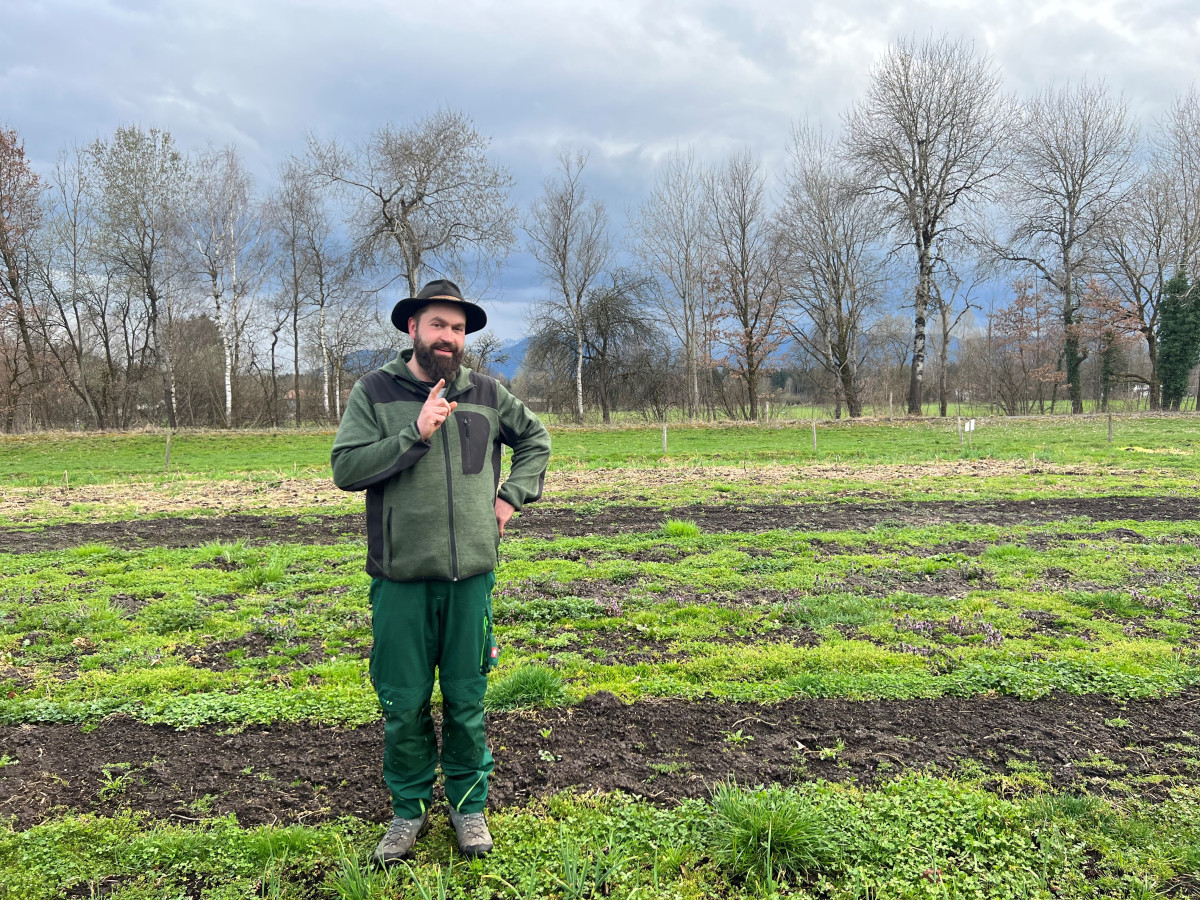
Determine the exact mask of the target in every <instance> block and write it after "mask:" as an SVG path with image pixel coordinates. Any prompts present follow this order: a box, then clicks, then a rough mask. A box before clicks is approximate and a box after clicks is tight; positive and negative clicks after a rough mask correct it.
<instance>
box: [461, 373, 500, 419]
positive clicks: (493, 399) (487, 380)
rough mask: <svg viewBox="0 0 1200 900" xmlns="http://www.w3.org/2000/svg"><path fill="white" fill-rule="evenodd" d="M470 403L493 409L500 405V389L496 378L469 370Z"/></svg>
mask: <svg viewBox="0 0 1200 900" xmlns="http://www.w3.org/2000/svg"><path fill="white" fill-rule="evenodd" d="M468 402H470V403H474V404H477V405H478V406H487V407H490V408H491V409H495V408H496V407H498V406H499V405H500V390H499V387H498V385H497V382H496V379H495V378H492V377H491V376H490V375H482V374H480V373H479V372H476V371H474V370H472V371H471V399H470V400H469V401H468Z"/></svg>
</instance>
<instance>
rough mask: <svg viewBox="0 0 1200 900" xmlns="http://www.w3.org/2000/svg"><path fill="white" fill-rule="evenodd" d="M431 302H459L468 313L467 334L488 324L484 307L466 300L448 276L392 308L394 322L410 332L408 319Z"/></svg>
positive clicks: (405, 331)
mask: <svg viewBox="0 0 1200 900" xmlns="http://www.w3.org/2000/svg"><path fill="white" fill-rule="evenodd" d="M430 303H457V304H458V305H459V306H461V307H462V308H463V312H464V313H466V314H467V334H471V333H472V332H475V331H479V330H480V329H481V328H483V327H484V326H486V325H487V313H485V312H484V311H483V307H482V306H480V305H479V304H477V303H472V302H471V301H470V300H464V299H463V295H462V291H460V290H459V289H458V285H457V284H455V283H454V282H453V281H450V280H448V279H446V278H439V279H437V280H436V281H431V282H429V284H427V285H425V287H423V288H421V292H420V293H419V294H417V296H415V297H408V298H406V299H404V300H401V301H400V302H399V303H397V304H396V305H395V306H394V307H393V308H392V324H393V325H395V326H396V327H397V328H398V329H399V330H400V331H403V332H404V333H405V334H407V333H408V320H409V319H410V318H412V317H413V316H414V315H416V314H417V311H418V310H420V309H421V307H423V306H428V305H429V304H430Z"/></svg>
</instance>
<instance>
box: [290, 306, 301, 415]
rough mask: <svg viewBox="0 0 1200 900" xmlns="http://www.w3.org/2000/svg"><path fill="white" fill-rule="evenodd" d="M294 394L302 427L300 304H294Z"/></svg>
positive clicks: (296, 413)
mask: <svg viewBox="0 0 1200 900" xmlns="http://www.w3.org/2000/svg"><path fill="white" fill-rule="evenodd" d="M292 396H293V397H295V403H296V407H295V423H296V427H297V428H299V427H300V305H299V304H295V305H293V306H292Z"/></svg>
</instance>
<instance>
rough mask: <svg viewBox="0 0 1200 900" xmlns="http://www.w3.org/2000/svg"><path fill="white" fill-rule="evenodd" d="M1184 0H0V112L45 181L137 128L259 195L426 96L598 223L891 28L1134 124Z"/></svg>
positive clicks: (746, 137)
mask: <svg viewBox="0 0 1200 900" xmlns="http://www.w3.org/2000/svg"><path fill="white" fill-rule="evenodd" d="M1198 10H1200V4H1197V3H1196V2H1194V0H1188V2H1184V0H1164V2H1147V0H1140V2H1108V0H1087V2H1076V0H1068V2H1061V0H1036V2H1028V0H1019V2H1014V0H987V2H954V0H945V2H921V3H912V2H909V3H884V2H880V0H829V2H814V3H807V2H801V0H793V2H785V0H741V2H738V3H736V4H732V3H721V2H690V3H688V2H676V0H652V2H635V0H571V2H566V0H560V2H557V3H554V2H545V0H492V2H453V0H446V2H442V3H434V2H425V3H415V2H401V0H394V2H385V0H344V2H337V0H324V2H296V0H236V2H233V0H230V2H226V0H187V2H152V0H145V2H143V0H126V2H121V0H107V2H106V0H77V2H68V0H55V2H30V0H0V29H2V30H3V32H4V39H3V41H2V46H3V49H2V50H0V123H3V124H5V125H7V126H8V127H12V128H16V129H17V130H18V131H19V132H20V133H21V135H22V136H23V137H24V139H25V142H26V151H27V152H28V154H29V155H30V156H31V158H32V159H33V161H34V164H35V165H36V166H37V167H38V168H39V169H40V170H41V171H43V172H49V170H50V167H51V165H52V164H53V161H54V158H55V156H56V155H57V153H58V152H59V150H60V149H62V148H64V147H67V146H70V145H71V144H72V143H75V142H80V143H82V142H88V141H91V140H93V139H95V138H97V137H103V136H106V135H109V134H111V133H112V130H113V129H114V128H115V127H116V126H117V125H120V124H129V123H139V124H142V125H145V126H158V127H162V128H166V129H168V130H170V131H171V132H172V133H173V134H174V135H175V137H176V139H177V141H178V143H179V144H180V145H181V146H183V147H199V146H203V145H204V144H206V143H209V142H211V143H214V144H218V145H220V144H225V143H229V142H232V143H235V144H236V145H237V146H238V147H239V148H240V149H241V152H242V154H243V156H244V157H245V159H246V161H247V163H248V165H249V166H250V168H251V169H252V170H253V171H254V172H255V174H256V176H257V178H258V183H259V185H260V187H262V188H264V189H266V188H269V187H270V186H271V182H272V178H273V174H274V172H275V169H276V166H277V165H278V163H279V162H280V161H281V160H282V159H283V158H284V157H286V156H287V155H288V154H289V153H292V152H298V151H299V150H300V149H301V148H302V143H303V135H304V132H305V131H306V130H312V131H315V132H317V133H318V134H321V135H324V136H330V137H332V136H336V137H339V138H343V139H346V140H348V141H351V142H353V141H357V140H360V139H362V138H363V137H365V136H366V135H367V134H368V133H369V132H370V131H371V130H372V129H373V128H374V127H376V126H377V125H378V124H380V123H381V122H384V121H392V122H395V123H408V122H411V121H413V120H414V119H417V118H419V117H421V116H424V115H426V114H428V113H430V112H432V111H434V110H436V109H438V108H439V107H450V108H455V109H460V110H463V111H464V112H466V113H467V114H469V115H470V116H472V117H473V118H474V120H475V122H476V124H477V126H478V127H479V129H480V131H481V132H482V133H484V134H487V135H490V136H491V138H492V151H493V155H494V157H495V159H496V160H497V161H499V162H500V163H502V164H503V165H505V166H506V167H507V168H508V169H509V170H510V171H511V172H512V173H513V175H514V177H515V178H516V181H517V188H516V195H515V199H516V200H517V201H518V202H519V203H520V205H521V206H522V208H524V207H526V206H527V205H528V202H529V200H530V199H531V198H532V197H533V196H535V195H536V194H537V193H538V192H539V190H540V187H541V183H542V180H543V179H544V178H545V177H546V175H547V174H549V173H550V172H551V170H552V169H553V165H554V159H555V155H556V153H557V151H558V150H559V148H561V147H563V146H564V145H569V146H572V147H585V148H588V149H589V150H590V151H591V161H590V163H589V165H588V170H587V179H588V183H589V186H590V188H591V190H592V191H593V192H594V193H595V194H596V195H598V196H601V197H602V198H604V199H605V200H606V201H607V203H608V206H609V211H610V215H611V217H612V220H613V226H614V230H615V231H616V232H617V233H618V234H619V233H620V232H621V230H622V227H623V224H624V220H625V210H626V208H627V206H628V205H629V204H630V203H632V202H636V201H637V200H638V199H640V197H641V196H642V195H643V194H644V192H645V189H646V187H647V185H648V183H649V181H650V179H651V178H652V176H653V172H654V168H655V164H656V162H657V161H658V160H659V159H660V158H661V156H662V155H663V154H664V153H665V152H667V151H669V150H670V149H672V148H674V147H676V146H685V145H689V144H690V145H694V146H695V148H696V151H697V154H698V155H699V156H700V157H702V158H704V159H713V160H715V159H719V158H721V157H722V156H723V155H724V154H725V153H727V152H728V151H730V150H731V149H733V148H736V147H740V146H744V145H748V146H749V147H751V148H752V149H753V150H754V151H755V152H756V153H757V154H758V155H759V156H760V158H762V159H763V161H764V162H765V163H766V164H767V165H768V166H769V167H771V168H772V169H773V170H775V171H781V170H782V167H783V162H784V158H785V155H786V149H785V148H786V144H787V141H788V137H789V133H790V130H791V127H792V124H793V123H794V122H795V121H796V120H797V119H799V118H802V117H808V118H809V119H811V120H814V121H817V122H820V123H823V124H824V125H825V126H826V127H827V128H829V129H832V130H836V129H838V127H839V119H840V115H841V113H842V111H844V110H845V109H846V108H847V107H848V106H849V105H850V104H851V103H852V102H853V101H854V99H855V98H856V97H858V96H859V95H861V94H862V92H863V90H864V88H865V85H866V83H867V80H868V78H869V75H870V68H871V65H872V64H873V62H874V61H875V60H876V59H877V58H878V57H879V55H880V54H881V53H882V52H883V50H884V49H885V48H886V47H887V45H888V44H889V43H890V42H891V41H893V40H895V39H896V38H897V37H901V36H912V35H915V36H917V37H924V36H926V35H929V34H931V33H933V34H937V33H940V32H943V31H945V32H949V33H950V34H952V35H955V36H957V35H963V36H965V37H967V38H968V39H970V40H972V41H974V43H975V46H976V48H977V49H978V50H979V51H980V52H983V53H987V54H990V55H991V56H992V57H993V58H994V59H995V60H996V61H997V62H998V63H999V64H1000V66H1001V68H1002V70H1003V72H1004V76H1005V79H1006V83H1007V86H1008V88H1009V89H1010V90H1011V91H1013V92H1014V93H1016V94H1018V95H1027V94H1029V93H1032V92H1033V91H1035V90H1037V89H1038V88H1040V87H1041V86H1043V85H1045V84H1046V83H1048V82H1050V81H1060V82H1061V81H1065V80H1068V79H1071V80H1075V79H1078V78H1080V77H1081V76H1084V75H1087V76H1088V77H1092V78H1105V79H1106V80H1107V81H1108V82H1109V84H1110V85H1111V86H1112V87H1113V88H1114V89H1116V90H1118V91H1122V92H1123V93H1124V94H1125V96H1126V97H1127V99H1128V100H1129V101H1130V105H1131V108H1132V109H1133V111H1134V112H1135V113H1137V114H1138V115H1139V116H1140V117H1141V118H1142V120H1143V122H1145V123H1147V124H1150V123H1152V121H1153V119H1154V118H1155V117H1156V116H1158V115H1159V114H1161V112H1162V111H1163V110H1164V108H1165V107H1166V106H1167V105H1169V104H1170V102H1171V100H1172V99H1173V98H1174V96H1175V95H1177V94H1178V93H1180V92H1182V91H1185V90H1187V89H1188V87H1189V86H1191V85H1192V84H1194V83H1197V82H1200V11H1198ZM510 263H511V264H510V266H509V268H508V270H507V271H506V272H505V274H504V275H503V276H502V278H501V279H500V280H499V281H498V282H497V283H496V284H495V285H494V286H493V287H492V289H491V292H490V294H489V296H488V297H487V298H485V304H486V306H487V307H488V308H489V311H490V313H491V317H492V323H493V326H494V328H495V330H496V331H497V333H499V334H500V336H501V337H503V338H512V337H516V336H519V335H520V334H521V333H523V330H524V328H523V312H524V309H525V306H526V304H527V303H528V302H529V301H530V300H531V299H532V298H533V297H535V296H536V294H537V291H538V285H537V279H536V273H535V271H534V268H533V265H532V263H531V261H530V260H529V259H528V257H527V256H526V255H525V254H523V253H521V252H517V253H515V254H514V256H513V258H512V259H511V261H510Z"/></svg>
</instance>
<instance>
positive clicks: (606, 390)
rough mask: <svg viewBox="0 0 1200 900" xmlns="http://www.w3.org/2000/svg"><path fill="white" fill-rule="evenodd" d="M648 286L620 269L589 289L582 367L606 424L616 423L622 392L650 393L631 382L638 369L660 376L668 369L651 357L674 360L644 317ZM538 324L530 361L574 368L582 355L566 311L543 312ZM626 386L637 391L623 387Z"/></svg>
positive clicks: (542, 366) (536, 365)
mask: <svg viewBox="0 0 1200 900" xmlns="http://www.w3.org/2000/svg"><path fill="white" fill-rule="evenodd" d="M647 287H648V283H647V280H646V279H645V278H644V277H642V276H641V275H639V274H637V273H634V272H632V271H629V270H626V269H621V270H617V271H615V272H613V273H611V274H610V275H609V277H607V278H605V279H604V280H602V281H601V282H600V283H598V284H597V285H596V286H594V287H592V288H590V289H589V290H588V292H587V294H586V295H585V297H584V300H583V326H582V333H583V348H584V368H583V371H584V376H585V381H586V383H587V388H588V391H589V393H590V394H591V395H592V397H591V398H592V399H593V400H594V401H595V403H596V405H598V406H599V407H600V414H601V416H602V418H603V420H604V422H605V423H609V422H611V421H612V413H613V411H614V410H615V409H616V408H617V403H618V401H619V395H620V394H621V393H625V394H627V395H629V396H630V397H631V398H632V397H638V398H644V397H645V396H646V391H645V390H643V389H642V386H640V385H630V384H628V383H629V382H630V381H631V380H632V379H633V378H634V377H635V375H634V373H635V372H637V373H640V374H647V373H648V372H650V371H654V372H655V376H656V377H661V372H662V368H663V367H662V366H654V365H652V362H653V360H652V359H650V358H648V357H653V356H657V357H658V358H659V359H662V358H664V357H665V358H667V359H669V358H670V351H669V350H668V349H666V348H665V345H666V336H665V334H663V333H662V332H660V331H659V330H658V329H657V328H655V327H654V326H653V325H652V324H651V323H650V322H649V320H647V318H646V315H645V307H646V302H647V301H646V298H645V293H646V289H647ZM533 325H534V330H533V334H532V335H531V338H532V339H531V341H530V346H529V350H528V352H527V353H526V356H525V360H526V363H527V364H530V365H531V366H532V367H534V368H537V369H540V370H541V371H543V372H548V373H554V372H561V371H564V370H569V369H571V368H573V367H574V363H575V360H576V359H577V358H578V348H577V346H576V337H575V331H576V329H575V322H574V320H573V319H572V318H571V317H570V316H569V315H568V314H566V312H565V310H563V309H561V308H560V309H558V310H556V311H555V312H554V313H552V314H545V313H543V314H541V315H539V316H538V318H537V319H536V320H535V322H534V323H533ZM626 386H628V387H631V388H633V390H628V391H622V388H624V387H626Z"/></svg>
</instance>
